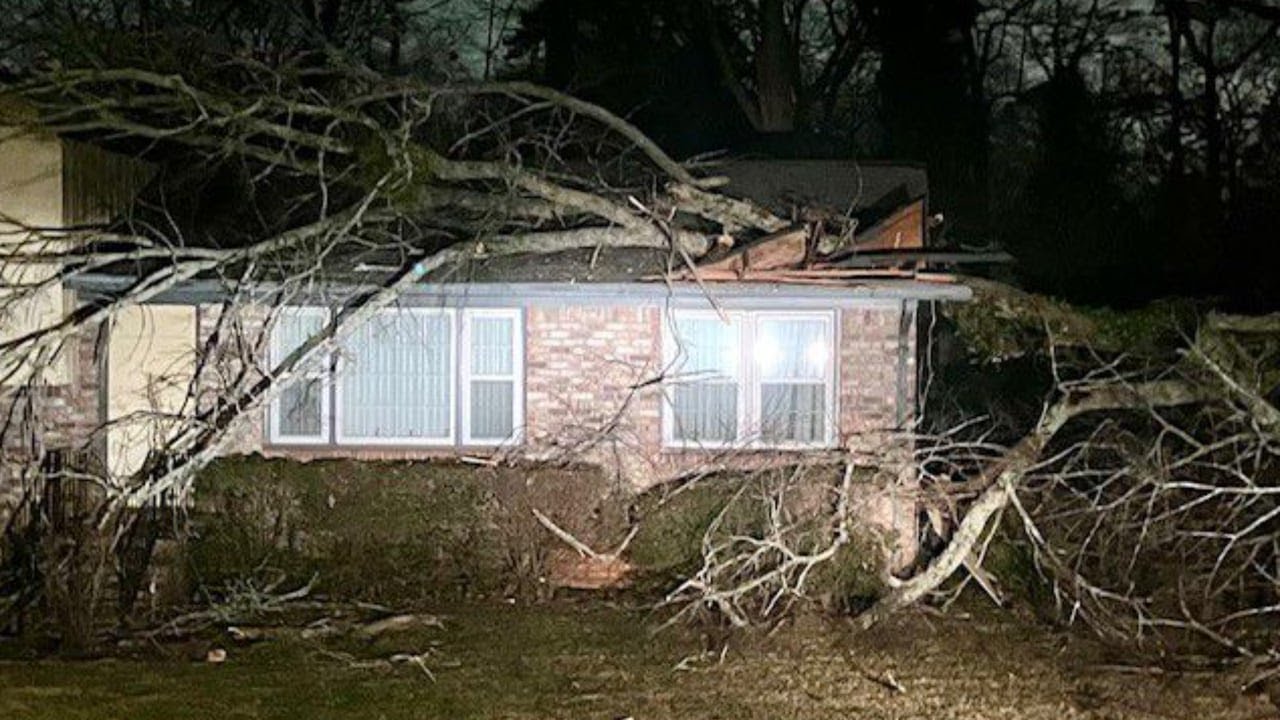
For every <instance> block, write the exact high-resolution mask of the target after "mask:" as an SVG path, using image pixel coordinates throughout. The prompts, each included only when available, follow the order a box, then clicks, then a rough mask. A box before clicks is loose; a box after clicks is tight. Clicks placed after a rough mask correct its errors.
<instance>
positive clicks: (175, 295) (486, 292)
mask: <svg viewBox="0 0 1280 720" xmlns="http://www.w3.org/2000/svg"><path fill="white" fill-rule="evenodd" d="M135 282H136V281H135V280H134V278H131V277H127V276H118V275H95V274H87V275H79V276H75V277H72V278H68V280H67V282H66V284H67V286H68V287H70V288H71V289H73V290H76V291H77V292H80V293H81V294H83V295H85V296H87V297H89V298H99V299H108V298H113V297H118V296H120V295H121V294H123V293H125V292H126V291H128V290H129V288H130V287H132V286H133V284H134V283H135ZM378 287H379V286H377V285H373V284H365V285H361V284H348V283H341V284H338V283H335V284H330V285H321V284H317V285H312V286H310V287H307V288H304V289H300V290H299V289H290V290H289V291H288V297H287V301H288V302H290V303H298V304H307V303H314V304H341V303H343V302H345V301H346V300H349V299H351V298H354V297H358V296H360V295H363V294H367V293H370V292H373V291H375V290H377V289H378ZM282 292H283V290H282V286H281V285H280V284H278V283H265V282H264V283H255V284H254V285H253V286H252V287H251V288H237V287H236V285H234V284H231V283H227V282H222V281H218V280H191V281H188V282H185V283H182V284H181V285H177V286H175V287H173V288H170V289H168V290H165V291H162V292H160V293H159V294H157V295H155V296H154V297H152V298H151V299H150V300H148V302H150V303H156V304H170V305H204V304H215V303H223V302H225V301H226V300H228V299H229V298H233V297H235V296H236V295H240V296H242V297H244V298H245V299H246V300H260V301H269V302H281V301H282ZM972 296H973V292H972V291H971V290H970V289H969V288H968V287H967V286H965V285H960V284H955V283H933V282H920V281H913V280H866V281H860V282H850V283H849V284H847V285H841V286H838V287H837V286H815V285H790V284H785V283H762V282H748V283H735V282H716V283H705V284H704V285H701V286H700V285H698V284H696V283H692V282H670V283H664V282H623V283H568V282H545V283H445V284H432V283H422V284H419V285H414V286H412V287H409V288H406V289H405V290H404V292H403V293H401V295H400V298H399V300H398V302H399V303H400V304H401V305H406V306H418V307H430V306H463V305H465V306H468V307H497V306H503V307H511V306H522V307H523V306H536V305H547V304H568V305H612V306H617V305H636V304H641V303H645V304H653V303H674V304H678V305H681V306H698V305H701V306H712V305H713V304H714V305H718V306H721V307H731V308H743V309H753V308H760V309H763V308H801V307H842V306H865V305H868V304H878V303H898V302H901V301H904V300H923V301H952V302H964V301H967V300H969V299H970V298H972Z"/></svg>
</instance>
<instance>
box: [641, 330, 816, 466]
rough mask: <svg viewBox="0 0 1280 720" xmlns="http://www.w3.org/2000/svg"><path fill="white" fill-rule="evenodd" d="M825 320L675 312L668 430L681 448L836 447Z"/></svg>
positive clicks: (668, 340)
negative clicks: (833, 445)
mask: <svg viewBox="0 0 1280 720" xmlns="http://www.w3.org/2000/svg"><path fill="white" fill-rule="evenodd" d="M834 324H835V323H834V317H833V316H832V314H831V313H827V312H813V313H809V312H805V313H786V314H783V313H763V312H762V313H748V312H729V313H725V314H723V315H721V314H718V313H712V312H703V311H675V312H674V313H673V314H672V316H671V318H670V320H669V322H668V324H667V331H666V333H665V336H664V338H663V344H664V349H665V355H666V360H667V366H668V368H669V378H670V380H671V381H670V383H669V386H668V389H667V393H666V399H667V402H666V407H665V409H664V417H663V428H664V435H665V440H666V442H667V444H669V445H675V446H681V447H727V446H744V447H753V446H754V447H825V446H828V445H831V444H832V443H833V442H834V438H835V428H834V404H835V403H834V400H835V337H834V335H835V331H834Z"/></svg>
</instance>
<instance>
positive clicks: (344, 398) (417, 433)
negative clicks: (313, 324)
mask: <svg viewBox="0 0 1280 720" xmlns="http://www.w3.org/2000/svg"><path fill="white" fill-rule="evenodd" d="M453 338H454V332H453V314H452V313H450V312H449V311H447V310H434V309H420V308H403V309H395V310H387V311H382V312H379V313H378V314H377V315H376V316H375V317H374V318H373V319H371V320H369V321H368V322H366V323H364V324H363V325H361V326H360V327H358V328H355V329H354V330H353V331H352V332H351V333H350V334H349V335H347V337H346V338H345V339H344V340H343V341H342V345H341V349H340V350H339V353H338V365H337V373H338V382H337V402H336V403H335V409H336V412H335V414H336V416H337V419H338V422H337V429H338V432H337V438H338V442H339V443H344V444H405V445H412V444H425V443H449V442H451V441H452V440H453V386H454V382H453V354H454V349H453Z"/></svg>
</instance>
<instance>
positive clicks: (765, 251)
mask: <svg viewBox="0 0 1280 720" xmlns="http://www.w3.org/2000/svg"><path fill="white" fill-rule="evenodd" d="M712 171H713V172H715V173H716V174H722V175H724V176H726V177H728V179H729V183H728V185H727V187H726V188H725V189H724V192H725V193H726V194H727V195H730V196H734V197H737V198H740V199H748V200H750V201H752V202H755V203H758V204H762V205H764V206H766V207H767V208H768V209H769V210H771V211H773V212H774V213H775V214H777V215H778V216H779V217H782V218H784V219H792V220H794V221H797V222H796V224H795V225H793V226H792V227H790V228H788V229H786V230H785V231H780V232H779V233H775V234H773V235H768V236H764V237H750V236H749V237H747V238H744V239H738V240H737V241H735V243H734V244H733V246H732V247H719V248H717V249H716V250H715V251H713V252H712V253H709V254H708V255H707V256H706V257H704V258H702V259H701V260H700V261H699V267H704V266H705V267H706V269H707V272H706V273H705V274H704V275H705V276H704V277H699V278H697V280H698V282H702V281H704V280H705V281H707V282H716V283H720V284H725V283H729V282H736V283H739V284H742V285H744V286H749V285H750V284H752V283H756V284H761V285H764V284H772V285H774V286H776V287H774V289H772V290H770V293H772V294H773V295H775V296H776V295H778V294H779V293H780V292H781V293H782V294H785V290H786V288H788V287H792V286H794V287H802V286H808V287H809V288H810V289H812V287H813V286H817V285H827V286H833V285H839V286H841V287H844V288H846V289H848V291H849V293H850V296H851V297H870V296H873V295H874V296H877V297H879V296H885V293H886V292H888V295H889V296H895V297H896V296H904V297H908V296H909V297H918V298H928V299H953V300H954V299H967V294H966V293H964V292H958V291H955V290H956V289H955V288H951V289H945V290H944V289H942V288H941V287H940V286H941V285H942V284H944V283H947V282H949V281H950V280H949V278H947V277H946V276H938V275H934V276H932V277H924V273H919V272H917V271H919V270H923V268H925V267H926V264H924V263H920V262H917V263H915V264H914V265H911V266H910V268H909V269H905V270H904V269H903V267H902V266H900V265H899V264H898V263H897V262H896V261H888V262H880V261H877V262H876V263H875V264H873V265H872V266H869V267H870V268H871V269H866V270H849V269H847V268H843V269H840V270H839V271H838V272H837V271H835V270H834V269H831V268H823V270H821V272H824V273H825V274H824V275H823V276H822V277H808V276H807V275H808V274H810V273H811V271H818V267H819V266H822V265H823V264H824V263H823V261H824V260H827V259H829V258H834V257H835V256H832V255H820V254H817V253H816V252H815V249H814V248H810V247H809V245H808V243H810V239H808V234H807V233H808V231H807V230H806V229H805V224H804V222H803V220H804V218H805V211H806V210H811V211H816V212H817V213H818V214H820V215H826V216H829V215H830V214H831V213H833V212H835V213H838V214H840V215H846V214H851V215H853V216H854V217H856V218H857V219H858V224H859V225H860V226H863V227H867V226H868V225H869V224H870V223H873V222H876V221H878V220H880V219H884V218H887V217H890V216H891V215H892V214H893V213H894V212H895V211H898V210H899V209H901V208H902V207H904V205H907V204H909V203H913V202H914V201H917V200H920V199H922V198H924V197H925V196H926V193H927V191H928V178H927V176H926V174H925V171H924V169H923V168H921V167H919V166H915V165H903V164H894V163H884V162H858V161H853V160H760V159H738V160H731V161H728V162H725V163H723V164H721V165H718V166H717V167H715V168H714V169H713V170H712ZM242 175H243V173H242V172H241V171H239V170H238V169H237V168H232V167H223V168H221V169H220V170H219V172H217V173H215V174H214V175H212V176H210V175H208V174H192V173H190V172H183V171H182V170H177V171H175V172H172V173H168V174H167V175H165V174H162V175H161V176H160V178H159V179H158V180H157V182H156V183H155V184H154V185H153V186H152V187H151V188H149V189H148V190H147V191H145V192H144V193H143V197H142V202H141V203H140V204H139V207H138V208H136V209H135V216H134V217H133V220H134V222H135V223H137V221H138V215H137V214H138V213H143V214H145V213H146V212H147V209H148V208H149V209H150V212H152V213H154V212H156V211H157V209H158V208H159V206H160V205H161V204H162V202H163V205H164V212H165V213H167V216H166V217H167V219H168V220H169V221H170V222H173V223H175V224H176V225H177V226H178V227H179V228H181V236H182V240H183V242H184V243H185V244H188V245H193V246H222V247H234V246H239V245H242V244H244V243H246V242H252V241H253V239H254V236H265V235H263V233H266V234H267V235H269V234H272V233H276V232H280V231H282V230H284V229H286V228H287V227H291V226H292V225H296V224H297V222H298V220H297V219H296V217H295V218H290V217H288V213H285V212H283V211H279V212H274V211H273V212H263V208H264V207H265V208H268V209H274V210H280V208H277V207H276V206H277V205H279V206H280V207H285V206H286V205H289V204H288V203H283V204H282V203H280V202H276V201H275V200H273V198H275V197H276V196H279V197H281V198H291V197H293V196H295V195H297V194H298V190H297V188H291V187H287V186H280V187H276V186H267V185H263V184H258V185H256V186H255V185H249V184H246V183H245V182H244V180H245V178H244V177H242ZM214 191H216V192H214ZM245 192H249V193H252V194H253V197H252V199H250V198H249V197H245V196H243V193H245ZM148 201H149V202H148ZM305 205H306V204H305V203H302V204H301V206H302V207H303V209H304V210H305ZM298 207H299V205H298V204H296V203H294V204H293V209H294V211H295V212H299V210H298ZM148 220H150V218H148ZM136 226H137V225H136V224H135V227H136ZM412 227H413V225H412V223H407V224H405V225H403V226H402V231H403V232H406V233H407V232H412ZM797 233H800V234H801V235H802V236H803V237H801V238H800V239H799V241H798V243H797V241H796V240H795V235H796V234H797ZM784 236H785V237H786V238H789V240H786V243H787V246H786V248H785V250H783V251H782V252H781V253H779V252H778V251H777V250H778V249H780V248H782V245H783V237H784ZM439 242H440V240H439V236H438V235H434V236H431V237H427V236H424V237H423V238H421V239H415V238H413V237H409V236H404V237H400V238H399V242H397V243H396V244H395V245H394V246H393V247H385V246H381V245H379V246H376V247H369V246H365V247H363V248H362V247H359V246H356V247H353V248H352V251H351V252H349V253H343V254H342V255H341V256H339V255H338V254H337V253H334V254H332V255H330V256H328V262H327V264H328V265H331V266H332V267H331V268H330V269H328V270H326V273H325V277H326V279H327V281H328V282H331V283H335V284H341V285H345V286H348V287H356V286H369V285H376V284H377V283H379V282H380V281H382V280H384V279H385V278H386V277H388V276H390V275H392V274H393V273H395V272H396V271H397V270H398V269H399V268H400V267H402V266H403V265H404V264H405V263H406V262H409V261H410V259H411V257H412V256H413V255H415V254H419V253H422V252H428V251H430V250H431V249H432V248H433V247H435V246H437V245H438V244H439ZM792 246H794V247H792ZM770 254H773V255H777V256H778V257H779V258H780V260H778V261H777V262H775V263H774V264H773V265H772V267H769V266H766V265H765V264H763V263H762V262H761V261H760V258H762V257H765V256H768V255H770ZM735 257H736V258H737V259H736V260H731V262H736V263H738V264H740V265H743V266H745V264H746V261H747V260H749V259H754V264H753V268H755V269H761V270H764V269H775V270H784V271H785V270H795V271H798V272H796V273H788V272H783V273H772V274H767V275H758V276H757V275H752V274H751V273H743V272H722V271H715V272H713V270H723V268H719V267H718V266H720V265H724V263H725V259H726V258H735ZM281 260H282V263H281V265H280V267H278V268H276V270H275V272H277V274H279V276H280V277H284V275H283V273H287V272H288V270H287V267H286V266H287V264H288V263H289V262H290V261H289V260H288V259H287V258H282V259H281ZM151 269H154V268H152V267H147V266H142V265H137V264H133V263H120V264H117V265H115V266H113V267H111V268H109V269H108V270H107V271H105V272H101V273H99V275H102V276H106V275H115V276H118V277H122V278H136V277H138V276H139V275H140V274H142V273H145V272H148V271H149V270H151ZM699 272H701V271H699ZM699 272H694V271H693V270H691V269H690V268H689V267H688V263H687V261H685V260H684V259H683V258H682V257H680V256H678V255H676V254H674V253H672V252H671V251H669V250H667V249H660V248H643V247H603V246H602V247H599V248H595V249H578V250H566V251H561V252H555V253H545V254H533V253H530V254H518V255H491V256H487V257H486V256H480V257H473V258H468V259H466V260H463V261H460V262H458V263H457V264H455V265H453V266H447V267H444V268H441V269H440V270H438V271H436V272H433V273H432V274H431V277H429V278H424V280H423V282H424V284H427V283H450V284H460V285H468V286H476V285H485V286H493V287H497V286H503V287H508V288H510V289H512V290H515V289H520V288H526V286H528V285H529V284H533V283H543V284H549V285H558V286H567V285H568V284H575V283H635V282H643V281H650V282H652V281H655V280H659V279H666V280H668V281H669V282H674V283H680V282H688V281H690V280H693V279H694V278H693V276H694V275H698V274H699ZM753 272H754V270H753ZM266 279H267V280H270V278H269V277H268V278H266ZM917 280H920V281H921V282H916V281H917ZM95 283H97V289H99V290H101V289H102V288H104V287H105V286H106V285H113V286H117V285H118V283H99V282H98V279H97V278H95V277H91V278H89V279H88V280H87V282H86V283H83V284H85V285H86V287H87V286H93V285H95ZM269 284H270V283H269V282H267V283H264V285H269ZM895 284H896V287H897V289H895V290H893V291H891V292H889V291H887V288H888V287H890V286H894V285H895ZM193 286H194V285H193ZM779 288H781V290H779ZM642 294H643V293H642Z"/></svg>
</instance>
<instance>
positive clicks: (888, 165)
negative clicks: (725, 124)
mask: <svg viewBox="0 0 1280 720" xmlns="http://www.w3.org/2000/svg"><path fill="white" fill-rule="evenodd" d="M715 172H716V174H719V175H724V176H725V177H727V178H728V179H729V184H728V185H727V186H726V187H725V188H724V192H725V193H726V194H728V195H731V196H733V197H736V198H738V199H740V200H752V201H754V202H756V203H759V204H761V205H764V206H765V207H767V208H768V209H769V210H771V211H773V213H774V214H775V215H778V216H780V217H784V218H794V217H796V216H797V214H798V211H800V210H803V209H804V208H813V209H820V210H825V211H827V212H835V213H838V214H841V215H845V214H848V215H853V216H855V217H857V218H858V219H859V221H860V224H861V225H862V226H863V227H866V226H867V225H868V224H869V223H873V222H876V221H878V220H880V219H881V218H883V217H885V216H887V215H888V214H889V213H892V212H893V211H894V210H897V209H898V208H900V207H902V206H903V205H906V204H908V203H910V202H912V201H914V200H920V199H922V198H925V197H926V196H927V195H928V193H929V177H928V174H927V173H926V172H925V169H924V167H923V166H921V165H915V164H910V163H898V162H891V161H860V160H772V159H738V160H730V161H728V162H726V163H724V164H723V165H722V166H717V167H716V168H715Z"/></svg>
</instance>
